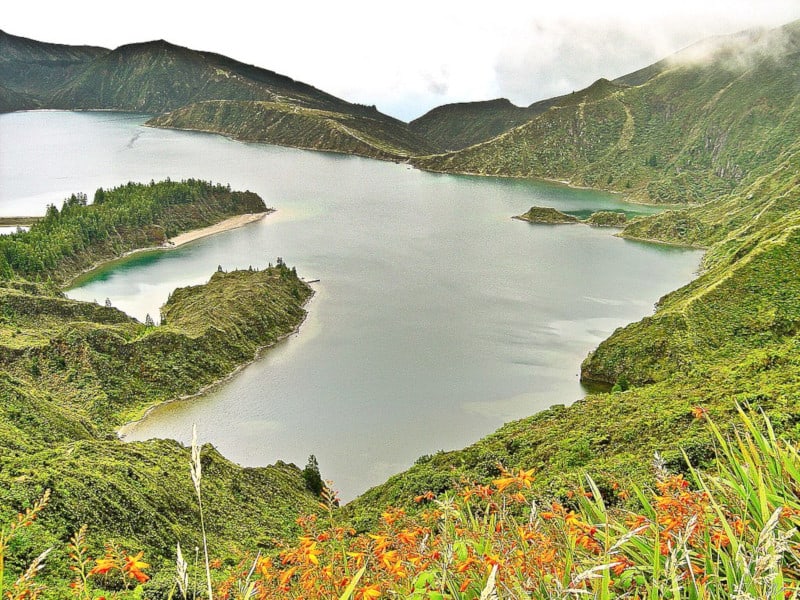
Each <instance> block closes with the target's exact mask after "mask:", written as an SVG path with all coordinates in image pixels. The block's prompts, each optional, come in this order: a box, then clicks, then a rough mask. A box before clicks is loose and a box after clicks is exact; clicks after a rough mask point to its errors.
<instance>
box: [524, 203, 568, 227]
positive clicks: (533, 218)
mask: <svg viewBox="0 0 800 600" xmlns="http://www.w3.org/2000/svg"><path fill="white" fill-rule="evenodd" d="M513 218H514V219H518V220H520V221H527V222H528V223H546V224H549V225H561V224H567V223H580V219H578V217H574V216H572V215H568V214H566V213H563V212H561V211H560V210H556V209H555V208H550V207H547V206H531V207H530V209H528V212H526V213H524V214H521V215H518V216H516V217H513Z"/></svg>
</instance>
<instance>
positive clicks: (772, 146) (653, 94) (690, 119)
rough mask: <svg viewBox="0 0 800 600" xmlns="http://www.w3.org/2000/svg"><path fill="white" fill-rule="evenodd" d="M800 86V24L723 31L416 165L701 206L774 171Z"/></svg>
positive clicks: (790, 130) (794, 133)
mask: <svg viewBox="0 0 800 600" xmlns="http://www.w3.org/2000/svg"><path fill="white" fill-rule="evenodd" d="M798 81H800V22H795V23H791V24H789V25H786V26H784V27H782V28H779V29H775V30H772V31H766V32H746V33H744V34H737V35H734V36H729V37H723V38H715V39H712V40H710V41H707V42H703V43H701V44H696V45H695V46H692V47H689V48H687V49H686V50H684V51H683V52H680V53H678V54H677V55H675V56H674V57H671V58H670V59H668V60H665V61H661V62H659V63H656V64H655V65H652V66H650V67H647V68H645V69H642V70H640V71H637V72H635V73H632V74H630V75H628V76H625V77H622V78H620V79H618V80H616V81H615V82H610V81H607V80H600V81H598V82H596V83H595V84H593V85H592V86H590V87H589V88H587V89H586V90H583V91H581V92H577V93H576V94H574V95H572V94H571V95H568V96H563V97H561V98H560V99H558V100H557V101H556V102H554V103H553V104H552V105H551V106H550V107H549V108H548V110H546V111H545V112H542V113H541V114H539V115H538V116H535V117H534V118H533V119H531V120H529V121H528V122H526V123H525V124H523V125H520V126H517V127H515V128H513V129H510V130H508V131H506V132H505V133H502V134H500V135H499V136H497V137H495V138H493V139H491V140H488V141H485V142H483V143H480V144H478V145H474V146H471V147H468V148H465V149H462V150H460V151H456V152H450V153H446V154H441V155H436V156H427V157H421V158H417V159H415V160H414V162H415V164H416V165H417V166H419V167H421V168H423V169H428V170H432V171H443V172H458V173H473V174H484V175H501V176H516V177H546V178H554V179H562V180H568V181H569V182H571V183H573V184H577V185H587V186H592V187H596V188H605V189H610V190H618V191H623V192H626V193H628V194H630V195H631V196H632V197H634V198H636V199H639V200H642V201H648V202H660V203H696V202H702V201H705V200H707V199H709V198H712V197H715V196H718V195H721V194H724V193H727V192H730V191H732V190H734V189H737V188H738V187H740V186H742V185H745V184H747V183H749V182H751V181H752V180H753V179H754V178H756V177H758V175H759V173H762V172H766V171H769V170H770V169H771V168H774V166H775V165H776V161H778V160H779V157H780V155H781V153H782V151H783V150H784V149H785V148H786V146H787V144H789V143H790V142H793V141H794V140H795V139H796V138H797V137H798V134H800V111H798V110H797V104H798V102H800V85H798ZM500 112H501V113H503V112H504V111H503V110H501V111H500ZM490 118H491V114H490V111H487V114H485V115H484V116H483V117H482V119H484V120H489V119H490ZM473 127H477V125H474V126H473Z"/></svg>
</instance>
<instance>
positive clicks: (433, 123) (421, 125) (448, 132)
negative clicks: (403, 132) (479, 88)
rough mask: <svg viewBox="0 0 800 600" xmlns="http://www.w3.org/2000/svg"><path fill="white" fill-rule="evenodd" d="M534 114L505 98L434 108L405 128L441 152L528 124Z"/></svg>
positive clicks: (457, 148)
mask: <svg viewBox="0 0 800 600" xmlns="http://www.w3.org/2000/svg"><path fill="white" fill-rule="evenodd" d="M543 110H546V108H545V109H543ZM539 112H543V111H539ZM536 114H538V113H532V112H531V111H529V110H528V109H527V108H522V107H520V106H516V105H514V104H512V103H511V101H510V100H508V99H506V98H498V99H497V100H486V101H484V102H459V103H456V104H445V105H443V106H437V107H436V108H434V109H433V110H431V111H429V112H427V113H425V114H424V115H422V116H421V117H419V118H417V119H414V120H413V121H411V122H410V123H409V124H408V126H409V128H410V129H411V131H414V132H416V133H418V134H419V135H421V136H424V137H426V138H428V139H429V140H430V141H431V142H432V143H434V144H436V145H437V146H438V147H439V149H440V150H442V151H449V150H461V149H462V148H466V147H467V146H472V145H473V144H477V143H480V142H485V141H486V140H489V139H491V138H493V137H496V136H498V135H500V134H501V133H504V132H506V131H508V130H509V129H511V128H513V127H517V126H518V125H522V124H523V123H527V122H528V121H530V120H531V119H532V118H533V117H534V116H536Z"/></svg>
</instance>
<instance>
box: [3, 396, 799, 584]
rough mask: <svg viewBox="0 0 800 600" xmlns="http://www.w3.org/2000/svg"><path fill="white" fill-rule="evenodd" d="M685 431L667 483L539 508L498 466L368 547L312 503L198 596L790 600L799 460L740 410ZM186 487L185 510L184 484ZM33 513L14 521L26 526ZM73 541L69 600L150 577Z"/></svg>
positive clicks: (588, 489) (183, 578)
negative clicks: (699, 442)
mask: <svg viewBox="0 0 800 600" xmlns="http://www.w3.org/2000/svg"><path fill="white" fill-rule="evenodd" d="M693 418H694V419H696V420H707V423H708V427H709V429H710V430H711V431H712V433H713V437H714V444H715V449H716V452H717V454H718V457H719V460H718V462H717V465H716V467H715V468H714V469H711V470H699V469H696V468H695V467H694V466H692V465H691V463H690V464H689V465H688V476H684V475H682V474H674V473H670V472H668V470H667V469H666V468H665V464H664V461H663V459H661V457H660V456H658V454H656V455H655V458H654V461H653V464H652V469H653V473H654V483H653V486H652V488H647V487H644V486H642V485H637V484H631V485H630V487H628V486H625V485H622V484H620V483H617V482H615V484H614V485H613V486H612V487H611V489H609V490H608V491H607V492H605V493H604V492H602V491H601V489H600V488H599V486H598V485H597V484H596V483H595V481H594V480H593V479H592V478H590V477H586V479H585V480H586V485H581V486H578V487H574V488H573V489H571V490H570V493H569V494H568V495H567V498H566V499H564V500H559V499H553V498H550V499H547V498H544V497H541V496H538V495H536V494H532V492H531V490H532V483H533V482H534V480H535V475H534V471H533V470H524V469H518V470H513V471H511V470H506V469H504V468H502V467H501V470H500V475H499V477H497V478H495V479H494V480H492V481H491V483H490V484H488V485H482V484H475V483H464V484H462V486H460V488H459V489H458V490H455V491H451V492H447V493H444V494H441V495H437V494H435V493H433V492H431V491H428V492H425V493H423V494H420V495H418V496H417V497H416V498H414V502H415V504H416V508H415V509H414V510H410V511H409V510H405V509H402V508H392V507H390V508H386V509H385V510H383V512H382V514H381V516H380V522H379V523H378V524H377V526H376V527H375V528H374V529H373V530H372V531H370V532H369V533H367V534H359V533H357V532H356V531H355V530H354V529H352V528H350V527H348V526H347V525H346V524H342V523H341V522H339V521H338V520H337V518H336V512H335V506H336V504H337V503H336V499H335V496H334V495H332V494H330V493H327V494H326V496H325V498H324V500H325V501H324V503H323V506H325V511H324V512H323V513H322V514H319V513H315V514H311V515H309V516H306V517H302V518H300V519H298V523H299V525H300V528H301V532H300V535H299V536H298V537H297V538H296V542H295V543H293V544H289V545H286V546H284V547H283V548H280V549H276V550H274V551H271V552H265V553H261V552H259V553H257V554H255V556H253V555H251V556H250V557H245V558H243V560H241V561H240V562H239V564H238V565H231V566H229V567H228V568H225V567H224V566H223V565H222V563H221V562H220V561H218V560H211V559H207V560H206V577H207V578H208V579H207V582H208V586H209V587H208V597H209V598H218V599H220V600H224V599H234V598H261V599H269V598H275V599H280V598H286V599H289V598H337V597H338V598H340V600H349V599H351V598H355V599H358V600H369V599H371V598H380V597H397V598H407V599H413V600H443V599H447V598H449V599H453V600H455V599H459V600H468V599H475V600H477V599H479V598H480V599H487V598H498V599H499V598H508V599H520V600H521V599H526V600H535V599H552V598H565V599H566V598H574V597H576V596H579V597H588V598H597V599H611V598H648V599H656V598H672V599H674V600H678V599H680V598H686V599H699V598H704V599H708V600H714V599H723V598H733V597H737V598H764V599H770V600H784V599H786V598H797V597H798V595H800V533H798V525H800V500H799V498H800V468H798V465H800V453H799V452H798V446H797V445H795V444H790V443H787V442H784V441H781V440H780V439H778V437H777V436H776V435H775V433H774V430H773V428H772V424H771V422H770V421H769V419H762V418H761V417H759V416H758V415H757V414H755V413H748V412H746V411H741V410H740V411H739V415H738V425H737V427H736V429H735V431H734V432H733V434H732V435H730V436H729V435H726V434H724V433H723V432H722V431H721V430H720V429H719V428H717V427H716V425H715V423H714V422H713V421H712V420H710V419H708V416H707V413H706V411H705V410H704V409H702V408H699V407H698V408H696V409H695V410H694V411H693ZM198 457H199V454H198ZM196 460H197V459H196V458H193V459H192V464H193V465H194V464H195V461H196ZM198 464H199V463H198ZM198 468H199V467H198ZM192 469H193V472H194V467H192ZM196 485H197V489H198V497H199V474H198V478H197V480H196ZM43 506H44V504H43V503H39V504H37V505H36V507H34V509H32V510H29V511H27V512H26V514H25V515H24V516H20V517H19V518H18V520H17V523H20V522H22V521H26V522H32V520H33V517H34V516H35V515H36V514H37V513H38V512H40V511H41V509H42V508H43ZM12 527H13V526H12ZM84 533H85V528H81V529H80V531H79V532H78V533H77V534H76V535H75V536H73V538H72V540H71V542H70V544H69V549H70V551H71V561H72V563H73V565H74V566H75V570H76V572H77V573H78V577H77V579H76V582H77V585H73V586H72V593H73V596H75V597H78V598H85V597H89V596H88V595H87V593H88V590H89V589H90V586H93V585H95V583H94V582H91V581H90V577H91V576H94V575H101V576H106V577H107V576H108V575H109V574H110V573H118V574H119V575H120V576H122V577H121V579H120V580H119V581H120V582H121V584H122V586H127V585H128V581H129V580H131V579H135V580H136V581H137V582H139V583H142V584H144V589H145V590H146V588H147V583H146V582H147V581H148V579H149V576H148V575H147V574H146V573H145V572H144V570H145V569H148V567H149V565H147V564H146V563H145V562H144V558H143V554H142V553H141V552H140V553H138V554H135V555H133V554H128V553H125V552H123V551H121V550H120V549H119V548H118V547H117V546H115V545H114V544H111V543H109V544H106V550H105V552H104V556H103V557H102V558H99V559H97V560H96V561H94V567H93V568H91V569H90V570H89V569H88V567H89V565H90V564H91V562H92V561H90V560H89V559H87V558H86V557H85V556H86V553H85V547H84V546H83V542H82V539H83V538H82V536H83V534H84ZM177 551H178V556H179V558H178V561H177V566H178V569H177V571H178V577H177V581H176V582H175V584H173V586H172V591H173V592H174V591H175V589H176V588H179V589H180V593H181V595H182V596H183V597H184V598H186V597H188V593H187V592H188V590H190V589H195V590H196V589H197V579H202V578H203V576H202V575H200V574H199V573H198V569H196V568H195V569H193V572H192V574H191V577H190V574H189V567H188V564H187V563H186V561H185V560H184V559H183V558H182V555H181V553H180V546H178V547H177ZM41 560H43V559H39V563H41ZM0 564H2V563H0ZM212 564H213V570H214V571H215V575H214V577H213V582H212V576H211V570H212ZM36 577H37V571H34V572H33V573H32V574H31V575H30V576H28V581H27V583H26V585H27V586H28V588H29V589H34V590H38V591H43V590H44V589H45V586H44V584H43V583H42V582H40V581H37V580H36ZM98 583H99V584H100V585H105V586H107V585H108V582H106V581H99V582H98ZM15 585H16V584H15ZM15 589H17V588H16V587H15ZM145 594H146V591H145ZM171 596H172V594H171ZM17 597H22V596H15V595H13V594H12V595H11V598H17ZM30 597H36V596H35V595H32V596H30ZM173 597H174V596H173Z"/></svg>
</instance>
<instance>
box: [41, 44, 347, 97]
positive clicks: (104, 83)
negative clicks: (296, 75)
mask: <svg viewBox="0 0 800 600" xmlns="http://www.w3.org/2000/svg"><path fill="white" fill-rule="evenodd" d="M277 98H285V99H286V100H289V101H292V102H295V103H297V104H300V105H310V106H339V105H345V104H346V103H345V102H344V101H342V100H339V99H338V98H335V97H333V96H330V95H329V94H325V93H324V92H321V91H320V90H317V89H315V88H313V87H311V86H309V85H306V84H304V83H300V82H296V81H294V80H292V79H290V78H289V77H285V76H283V75H279V74H277V73H274V72H272V71H267V70H265V69H258V68H256V67H252V66H248V65H244V64H242V63H238V62H236V61H234V60H231V59H229V58H226V57H223V56H219V55H216V54H210V53H203V52H198V51H195V50H190V49H189V48H184V47H182V46H175V45H173V44H170V43H169V42H166V41H164V40H158V41H154V42H144V43H139V44H130V45H127V46H121V47H119V48H117V49H116V50H113V51H111V52H109V53H107V54H104V55H103V56H100V57H98V58H97V59H96V60H94V61H93V62H92V63H91V64H90V65H89V66H88V67H87V68H86V69H85V70H84V72H83V73H81V74H80V75H79V76H77V77H75V78H73V79H70V80H66V81H65V83H64V84H63V85H62V86H61V87H60V88H59V89H58V90H57V91H56V93H55V94H54V95H53V96H52V97H51V98H50V99H49V101H48V105H49V106H50V107H52V108H64V109H73V108H79V109H115V110H130V111H135V112H144V113H161V112H165V111H168V110H172V109H175V108H178V107H179V106H184V105H186V104H189V103H190V102H197V101H201V100H213V99H220V100H275V99H277Z"/></svg>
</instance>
